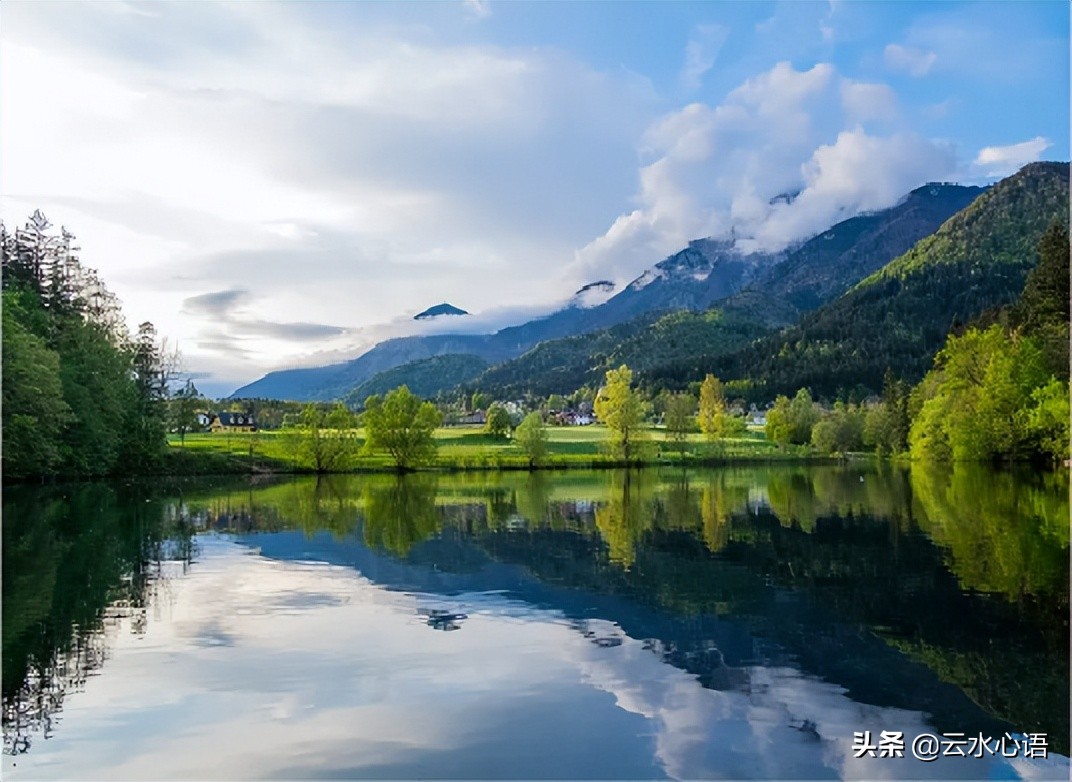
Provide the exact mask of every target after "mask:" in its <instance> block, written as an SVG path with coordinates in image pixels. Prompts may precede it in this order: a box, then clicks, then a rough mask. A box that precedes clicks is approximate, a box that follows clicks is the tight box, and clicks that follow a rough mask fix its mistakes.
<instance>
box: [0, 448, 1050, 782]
mask: <svg viewBox="0 0 1072 782" xmlns="http://www.w3.org/2000/svg"><path fill="white" fill-rule="evenodd" d="M3 499H4V505H3V513H4V516H3V709H4V749H5V755H4V764H3V772H4V778H5V779H13V780H14V779H46V778H47V779H53V778H76V779H105V778H107V779H230V778H601V779H605V778H614V779H627V778H645V779H650V778H665V777H672V778H690V779H697V778H809V779H816V778H841V777H845V778H861V777H866V778H906V777H909V778H912V777H918V778H972V779H978V778H990V779H995V778H997V779H1011V778H1056V779H1067V778H1068V773H1069V764H1068V759H1067V755H1068V752H1069V748H1068V745H1069V738H1068V737H1069V717H1068V714H1069V697H1068V693H1069V666H1068V645H1069V628H1068V610H1069V604H1068V589H1069V588H1068V578H1069V570H1068V553H1069V550H1068V545H1069V531H1068V526H1069V525H1068V518H1069V515H1068V514H1069V505H1068V481H1067V475H1036V474H1028V473H1024V474H1014V473H997V472H990V471H986V470H983V469H979V468H972V469H963V468H958V469H957V470H955V471H940V470H934V469H930V470H924V469H920V468H916V469H915V470H913V471H911V472H909V471H906V470H900V469H893V468H874V467H870V466H866V467H858V468H856V467H838V468H834V467H826V468H811V469H807V468H802V467H801V468H790V467H779V468H760V469H725V470H710V471H690V472H688V473H681V472H676V471H666V472H657V471H635V472H631V473H626V472H599V473H582V472H570V473H563V474H536V475H524V474H507V475H495V474H479V475H452V476H428V475H417V476H409V477H406V478H395V477H392V476H355V477H335V478H331V479H321V480H319V481H318V480H315V479H297V480H286V481H278V482H272V481H268V482H260V483H253V484H250V483H248V482H233V481H219V480H215V481H213V480H206V481H185V482H177V483H173V484H168V485H161V484H128V485H117V486H107V485H99V484H97V485H69V486H62V487H50V488H31V487H16V488H7V489H5V490H4V498H3ZM857 731H870V732H871V733H872V735H873V736H874V737H875V739H876V740H877V737H878V736H879V734H880V733H881V732H882V731H899V732H901V733H903V734H904V736H905V738H906V741H907V742H908V744H909V745H910V744H911V741H912V739H913V738H915V737H916V736H917V735H919V734H922V733H933V734H941V733H954V732H959V733H964V734H966V737H977V736H978V735H979V734H983V736H984V737H995V738H999V737H1002V736H1005V734H1009V737H1011V738H1015V737H1019V736H1022V735H1024V734H1029V733H1032V734H1033V733H1044V734H1046V735H1047V744H1048V749H1049V757H1048V758H1047V759H1046V760H1042V759H1038V758H1023V757H1016V758H1003V757H1001V756H1000V752H999V753H998V755H996V756H991V755H987V756H986V757H982V758H964V757H940V758H939V759H938V760H936V761H935V762H931V763H923V762H919V761H917V760H915V759H913V758H911V757H910V755H911V752H910V751H909V752H907V753H906V754H907V755H909V757H906V758H869V757H863V758H856V757H854V754H855V753H854V752H853V749H852V746H853V734H854V732H857ZM1008 746H1011V744H1009V745H1008ZM909 749H910V747H909Z"/></svg>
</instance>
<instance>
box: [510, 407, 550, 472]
mask: <svg viewBox="0 0 1072 782" xmlns="http://www.w3.org/2000/svg"><path fill="white" fill-rule="evenodd" d="M514 443H515V444H516V445H517V447H518V448H520V449H521V450H522V452H524V454H525V455H526V456H527V457H529V466H530V467H536V466H538V465H540V464H543V463H544V461H545V460H546V459H547V427H546V426H544V423H543V416H541V415H540V414H539V413H537V412H532V413H529V414H528V415H527V416H525V420H523V421H522V422H521V423H520V424H519V425H518V427H517V429H516V430H515V431H514Z"/></svg>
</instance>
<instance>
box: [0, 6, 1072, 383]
mask: <svg viewBox="0 0 1072 782" xmlns="http://www.w3.org/2000/svg"><path fill="white" fill-rule="evenodd" d="M0 44H2V49H0V57H2V58H3V62H2V65H3V70H2V73H0V78H2V80H3V81H2V84H0V87H2V92H0V101H2V103H0V109H2V112H0V131H2V133H0V193H2V197H3V200H2V203H0V211H2V214H3V217H4V219H5V222H7V223H8V224H13V223H17V222H20V221H21V220H22V219H24V218H25V216H26V215H28V214H29V213H30V212H32V211H33V209H35V208H42V209H43V210H44V211H45V212H46V214H48V215H49V216H50V217H51V218H52V219H53V221H54V222H56V223H57V224H59V223H63V224H66V225H67V227H68V228H69V229H70V230H72V231H73V232H74V233H75V234H76V235H77V236H78V237H79V239H80V240H81V244H82V247H83V253H82V255H83V258H84V260H85V262H86V263H87V264H89V265H91V266H94V267H96V268H98V269H99V270H100V272H101V274H102V276H103V277H104V279H105V280H106V281H107V282H108V284H109V285H110V286H111V287H112V288H113V289H114V290H115V291H116V292H117V293H118V294H119V295H120V297H121V299H122V300H123V301H124V304H125V309H126V312H127V314H128V318H129V320H130V321H131V322H132V323H137V322H139V321H141V320H144V319H151V320H153V321H154V322H156V323H157V324H158V326H159V328H160V330H161V331H162V332H163V333H165V334H168V335H169V336H170V337H171V339H172V342H177V343H178V345H179V347H180V348H181V350H182V352H183V354H184V356H185V359H186V365H187V367H188V369H189V370H190V371H192V372H194V373H197V374H198V375H202V376H203V377H202V379H201V380H200V381H199V383H200V385H201V387H202V388H203V389H204V390H206V391H209V392H214V393H224V392H227V391H229V390H231V388H233V387H235V386H236V385H239V384H241V383H242V382H245V381H248V380H251V379H253V378H255V377H257V376H259V375H260V374H263V372H264V371H266V370H268V369H272V368H275V367H281V366H292V365H298V364H315V363H324V362H326V361H328V360H339V359H343V358H348V357H352V356H354V355H357V354H358V353H360V352H361V351H362V350H363V349H365V348H367V347H368V346H370V345H371V344H372V343H374V342H375V341H376V340H378V339H382V338H384V337H385V336H390V335H395V334H401V333H414V332H415V331H416V330H420V329H434V328H437V327H440V326H437V325H436V324H415V323H413V322H412V321H411V320H410V316H412V315H413V314H414V313H416V312H419V311H420V310H422V309H424V308H426V307H428V306H430V305H432V304H435V303H438V302H440V301H450V302H451V303H452V304H455V305H457V306H460V307H463V308H465V309H467V310H469V311H470V312H473V313H475V315H474V317H473V318H472V319H471V322H470V324H469V328H472V329H494V328H496V327H499V326H502V325H506V324H508V323H511V322H516V321H518V320H521V319H524V318H526V317H529V316H532V315H535V314H539V313H543V312H547V311H549V310H551V309H553V308H555V307H556V306H558V305H560V304H561V302H563V301H564V300H566V299H567V298H568V297H569V296H570V295H571V294H572V292H573V291H574V290H576V289H577V288H578V287H580V285H582V284H584V283H585V282H588V281H591V280H593V279H597V278H604V277H605V278H610V279H612V280H614V281H616V282H617V283H619V284H623V283H626V282H628V281H629V280H630V279H632V278H634V277H636V276H637V275H638V274H639V273H640V272H641V271H643V269H645V268H646V267H648V266H651V265H652V264H654V263H655V262H657V261H659V260H661V259H662V258H663V257H665V256H666V255H668V254H670V253H672V252H674V251H676V250H677V249H680V247H682V246H683V245H684V244H685V243H686V242H687V241H688V240H690V239H694V238H698V237H700V236H708V235H720V234H723V233H726V232H728V231H729V230H730V229H731V228H732V229H733V230H734V231H735V235H737V236H738V237H740V242H741V247H742V249H753V248H764V249H769V248H777V247H782V246H785V245H786V244H787V243H791V242H793V241H797V240H800V239H802V238H805V237H807V236H808V235H810V234H813V233H815V232H817V231H821V230H823V229H824V228H826V227H827V226H828V225H830V224H831V223H833V222H834V221H836V220H837V219H843V218H844V217H847V216H850V215H851V214H853V213H855V212H858V211H861V210H867V209H876V208H882V207H884V206H889V205H891V204H892V203H894V202H895V201H896V200H897V199H898V198H899V197H900V196H901V195H903V194H904V192H906V191H907V190H909V189H911V188H912V187H915V186H916V185H918V184H922V183H923V182H924V181H928V180H932V179H941V180H957V181H964V182H983V181H992V180H994V179H996V178H999V177H1001V176H1004V175H1006V174H1009V173H1012V172H1013V171H1015V170H1016V169H1017V168H1018V167H1019V166H1021V165H1023V164H1024V163H1027V162H1030V161H1032V160H1036V159H1050V160H1053V159H1058V160H1067V159H1068V157H1069V150H1068V145H1069V78H1068V74H1069V6H1068V4H1066V3H1064V2H1045V3H1024V2H1021V3H999V2H991V3H908V2H898V3H875V2H868V3H864V2H821V3H806V2H791V3H758V2H757V3H740V4H739V3H698V2H697V3H644V2H633V3H602V2H589V3H565V2H560V3H527V2H508V3H507V2H501V3H496V2H490V3H486V2H441V3H294V4H281V3H276V4H271V3H241V4H234V5H231V4H207V3H176V4H168V3H153V4H134V3H119V2H116V3H92V4H66V3H49V4H42V3H29V2H16V3H11V2H9V3H5V4H4V5H3V7H2V8H0ZM787 191H793V192H800V197H799V198H797V200H796V201H795V202H794V203H793V204H792V205H785V204H782V205H780V206H772V205H771V203H770V199H771V198H772V197H773V196H775V195H778V194H779V193H782V192H787Z"/></svg>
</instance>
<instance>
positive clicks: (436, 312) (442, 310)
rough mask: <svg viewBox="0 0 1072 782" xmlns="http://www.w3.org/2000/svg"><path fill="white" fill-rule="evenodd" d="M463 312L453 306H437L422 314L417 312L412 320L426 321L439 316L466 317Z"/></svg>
mask: <svg viewBox="0 0 1072 782" xmlns="http://www.w3.org/2000/svg"><path fill="white" fill-rule="evenodd" d="M468 314H469V313H468V312H466V311H465V310H462V309H458V308H457V307H455V306H454V305H453V304H447V303H446V302H443V303H442V304H437V305H435V306H434V307H429V308H428V309H426V310H425V311H424V312H418V313H417V314H416V315H414V316H413V319H414V320H427V319H428V318H437V317H439V316H440V315H468Z"/></svg>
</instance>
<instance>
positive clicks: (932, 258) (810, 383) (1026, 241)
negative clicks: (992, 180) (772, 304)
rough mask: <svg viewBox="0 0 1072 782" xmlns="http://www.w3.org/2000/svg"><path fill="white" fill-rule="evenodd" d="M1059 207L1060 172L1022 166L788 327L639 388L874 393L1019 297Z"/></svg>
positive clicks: (1065, 178)
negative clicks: (729, 385) (698, 384)
mask: <svg viewBox="0 0 1072 782" xmlns="http://www.w3.org/2000/svg"><path fill="white" fill-rule="evenodd" d="M1068 209H1069V166H1068V164H1067V163H1032V164H1030V165H1028V166H1025V167H1024V168H1023V169H1021V170H1020V171H1019V172H1018V173H1016V174H1014V175H1013V176H1011V177H1008V178H1006V179H1004V180H1002V181H1001V182H999V183H997V184H996V185H994V186H993V187H992V188H990V189H989V190H988V191H987V192H986V193H984V194H983V195H981V196H979V198H978V199H976V200H975V201H974V202H972V204H971V205H969V206H968V207H967V208H965V209H963V210H961V211H960V212H958V213H957V214H956V215H954V216H953V217H951V218H950V219H949V220H948V221H946V222H945V223H944V224H943V225H942V227H941V228H940V229H939V230H938V231H937V232H936V233H934V234H933V235H931V236H929V237H927V238H925V239H923V240H921V241H919V242H918V243H916V244H915V246H913V247H912V249H911V250H909V251H908V252H906V253H904V254H902V255H901V256H899V257H897V258H896V259H894V260H893V261H891V262H890V263H888V264H886V265H885V266H883V267H882V268H881V269H880V270H878V271H876V272H874V273H873V274H871V275H870V276H868V277H867V278H865V279H864V280H862V281H861V282H860V283H858V284H857V285H856V286H855V287H853V288H852V289H851V290H850V291H848V292H847V293H846V294H844V295H843V296H841V297H839V298H838V299H836V300H834V301H833V302H830V303H829V304H826V305H824V306H822V307H820V308H819V309H817V310H815V311H814V312H812V313H810V314H808V315H805V316H804V318H803V319H802V320H801V321H800V322H799V323H798V324H797V325H795V326H792V327H790V328H788V329H785V330H783V331H781V332H779V333H777V334H774V335H771V336H768V337H766V338H764V339H761V340H759V341H757V342H754V343H753V344H752V345H750V346H748V347H746V348H744V349H742V350H740V351H738V352H736V353H734V354H731V355H728V356H726V355H714V354H711V353H709V354H707V355H702V356H697V357H695V358H693V359H689V360H685V361H676V362H668V363H667V364H666V365H664V366H662V367H660V368H659V369H657V370H654V371H653V372H651V373H650V375H649V377H648V379H649V381H653V382H656V383H669V384H681V383H684V382H688V381H690V380H694V379H697V378H699V377H703V375H704V373H705V372H714V373H716V374H717V375H719V377H721V378H723V380H726V379H729V380H735V381H738V382H736V383H735V384H734V387H735V388H737V390H738V391H739V392H740V393H742V394H743V395H746V396H749V397H751V398H754V399H770V398H771V397H772V396H774V395H775V394H779V393H784V394H792V393H793V392H794V391H796V389H798V388H805V387H806V388H810V389H811V391H812V393H813V394H814V395H817V396H834V395H837V394H839V392H842V391H847V390H850V389H854V388H861V389H866V390H868V391H872V392H875V391H878V390H880V389H881V387H882V381H883V375H884V374H885V372H886V370H887V368H889V369H891V370H892V371H893V372H894V373H895V374H897V375H898V376H900V377H902V378H904V379H906V380H909V381H912V382H915V381H917V380H919V378H921V377H922V376H923V374H924V373H925V372H926V370H927V369H928V368H929V367H930V366H931V363H932V361H933V358H934V354H935V353H936V352H937V351H938V349H939V348H941V346H942V344H943V343H944V342H945V339H946V336H947V334H948V333H949V332H950V331H955V330H957V329H959V328H962V327H963V326H964V325H966V324H967V323H969V322H970V321H972V320H973V319H975V318H977V317H978V316H979V315H980V314H982V313H983V312H985V311H987V310H989V309H991V308H994V307H1001V306H1003V305H1007V304H1009V303H1011V302H1013V301H1015V300H1016V299H1017V298H1018V297H1019V295H1020V293H1021V291H1022V290H1023V288H1024V282H1025V279H1026V277H1027V274H1028V272H1029V271H1030V270H1031V269H1032V268H1033V267H1034V266H1035V264H1036V263H1037V262H1038V253H1037V245H1038V243H1039V240H1040V239H1041V237H1042V236H1043V234H1044V233H1045V232H1046V230H1047V229H1048V228H1049V227H1050V226H1051V225H1052V224H1053V223H1054V222H1064V221H1066V220H1067V218H1068Z"/></svg>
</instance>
